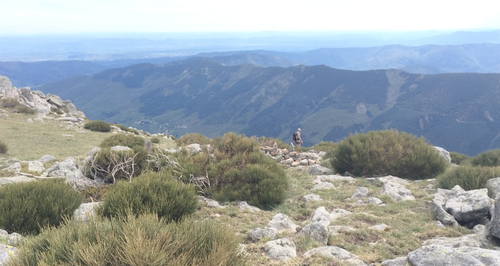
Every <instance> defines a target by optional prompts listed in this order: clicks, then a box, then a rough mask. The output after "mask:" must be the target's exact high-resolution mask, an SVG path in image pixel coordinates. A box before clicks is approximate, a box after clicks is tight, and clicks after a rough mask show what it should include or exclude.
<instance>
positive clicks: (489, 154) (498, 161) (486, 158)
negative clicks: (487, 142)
mask: <svg viewBox="0 0 500 266" xmlns="http://www.w3.org/2000/svg"><path fill="white" fill-rule="evenodd" d="M470 163H471V165H473V166H489V167H494V166H500V149H494V150H489V151H485V152H483V153H481V154H478V155H476V156H474V157H472V158H471V159H470Z"/></svg>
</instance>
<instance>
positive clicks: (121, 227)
mask: <svg viewBox="0 0 500 266" xmlns="http://www.w3.org/2000/svg"><path fill="white" fill-rule="evenodd" d="M239 243H240V239H239V238H238V237H237V236H236V235H235V234H234V233H233V232H231V230H228V228H227V227H226V226H224V225H221V224H220V223H217V222H213V221H211V220H203V221H194V220H186V221H183V222H182V223H168V224H167V223H165V222H164V221H163V220H162V219H158V217H156V216H155V215H141V216H140V217H137V218H136V217H134V216H131V217H128V218H127V219H126V221H124V220H123V219H111V220H105V219H95V220H92V221H90V222H88V223H73V222H69V221H68V222H67V223H65V224H64V225H63V226H61V227H60V228H57V229H56V228H49V229H44V230H43V232H42V233H41V234H40V235H38V236H36V237H32V238H27V239H26V240H25V241H23V242H22V243H21V244H20V245H19V246H18V249H19V253H18V254H17V255H16V256H15V257H13V258H11V259H10V261H9V262H8V264H9V265H11V266H21V265H23V266H24V265H207V266H233V265H234V266H243V265H247V262H246V260H245V258H244V256H243V255H242V254H241V252H240V249H239V247H238V244H239Z"/></svg>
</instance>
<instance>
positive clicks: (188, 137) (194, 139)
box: [176, 133, 210, 146]
mask: <svg viewBox="0 0 500 266" xmlns="http://www.w3.org/2000/svg"><path fill="white" fill-rule="evenodd" d="M176 142H177V145H179V146H185V145H189V144H193V143H198V144H200V145H206V144H209V143H210V139H209V138H207V137H205V136H203V135H202V134H199V133H188V134H185V135H184V136H182V137H180V138H179V139H177V140H176Z"/></svg>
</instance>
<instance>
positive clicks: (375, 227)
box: [368, 224, 389, 231]
mask: <svg viewBox="0 0 500 266" xmlns="http://www.w3.org/2000/svg"><path fill="white" fill-rule="evenodd" d="M368 229H371V230H375V231H387V230H388V229H389V226H387V225H386V224H376V225H373V226H370V227H368Z"/></svg>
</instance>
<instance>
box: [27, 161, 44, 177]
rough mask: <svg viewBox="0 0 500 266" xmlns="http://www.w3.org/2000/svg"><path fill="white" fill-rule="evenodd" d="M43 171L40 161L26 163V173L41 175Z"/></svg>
mask: <svg viewBox="0 0 500 266" xmlns="http://www.w3.org/2000/svg"><path fill="white" fill-rule="evenodd" d="M44 170H45V167H43V163H42V162H40V161H30V162H28V171H29V172H34V173H37V174H41V173H42V172H43V171H44Z"/></svg>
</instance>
